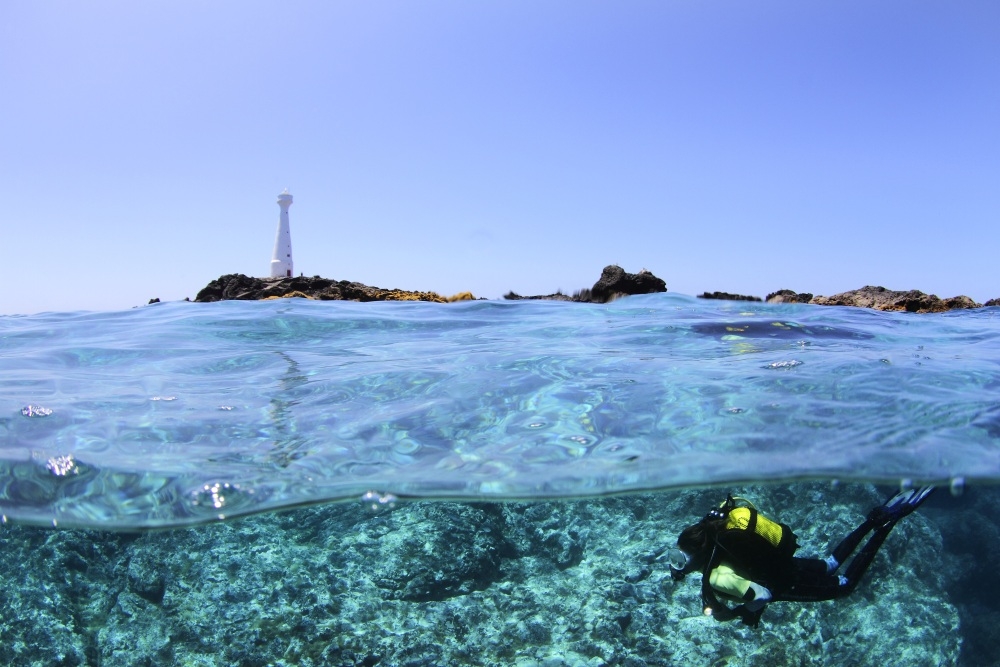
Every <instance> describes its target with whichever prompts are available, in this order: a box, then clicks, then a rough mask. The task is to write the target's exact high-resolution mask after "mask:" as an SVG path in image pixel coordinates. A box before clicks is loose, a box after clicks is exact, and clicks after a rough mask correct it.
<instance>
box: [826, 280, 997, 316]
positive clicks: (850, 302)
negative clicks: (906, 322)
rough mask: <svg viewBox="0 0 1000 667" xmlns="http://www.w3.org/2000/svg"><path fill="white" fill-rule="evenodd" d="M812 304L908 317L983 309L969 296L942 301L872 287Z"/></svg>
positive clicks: (827, 297) (927, 295)
mask: <svg viewBox="0 0 1000 667" xmlns="http://www.w3.org/2000/svg"><path fill="white" fill-rule="evenodd" d="M809 303H813V304H816V305H819V306H856V307H858V308H873V309H875V310H891V311H901V312H908V313H941V312H944V311H947V310H954V309H956V308H980V307H981V306H980V304H978V303H976V302H975V301H973V300H972V299H970V298H969V297H967V296H954V297H951V298H950V299H941V298H939V297H938V296H936V295H934V294H924V293H923V292H921V291H919V290H910V291H909V292H898V291H893V290H889V289H886V288H884V287H872V286H871V285H868V286H865V287H862V288H861V289H856V290H851V291H850V292H842V293H840V294H834V295H833V296H817V297H813V298H812V300H810V301H809Z"/></svg>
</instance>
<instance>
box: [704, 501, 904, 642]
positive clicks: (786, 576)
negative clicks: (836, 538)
mask: <svg viewBox="0 0 1000 667" xmlns="http://www.w3.org/2000/svg"><path fill="white" fill-rule="evenodd" d="M880 510H882V508H876V509H875V510H873V511H872V512H871V514H869V515H868V518H867V519H866V520H865V522H864V523H862V524H861V525H860V526H858V527H857V528H856V529H855V530H854V531H853V532H851V534H850V535H848V536H847V537H846V538H844V539H843V540H842V541H841V542H840V544H838V545H837V547H836V548H835V549H834V550H833V557H834V558H835V559H836V560H837V563H838V564H840V563H843V562H844V560H845V559H846V558H847V557H849V556H850V555H851V554H852V553H853V552H854V550H855V549H857V548H858V545H859V544H860V543H861V541H862V540H863V539H864V538H865V536H866V535H868V533H870V532H872V531H874V534H873V535H872V537H871V538H870V539H869V540H868V542H867V543H866V544H865V546H864V548H862V550H861V551H860V552H858V554H857V555H856V556H855V557H854V558H853V559H852V560H851V562H850V564H849V565H848V566H847V569H846V571H845V572H844V575H843V576H844V579H845V580H846V581H844V582H842V581H841V578H840V576H838V575H837V574H835V573H833V572H829V571H828V566H827V562H826V561H825V560H821V559H818V558H798V557H795V556H794V555H793V554H794V552H795V549H796V548H797V546H798V545H797V544H796V541H795V535H794V533H791V530H790V529H788V527H787V526H786V525H784V524H781V527H782V529H783V530H787V531H788V535H789V536H790V538H791V539H790V540H784V539H783V540H782V543H781V546H780V547H777V548H776V547H775V546H774V545H772V544H771V543H770V542H768V541H767V540H766V539H764V538H763V537H761V536H760V535H758V534H756V533H754V532H753V531H752V530H744V529H728V530H721V531H720V532H719V533H718V536H717V538H716V541H715V544H714V547H713V551H712V554H711V556H710V557H709V559H708V562H707V564H706V565H705V567H704V569H703V570H702V600H703V602H704V604H705V605H706V607H708V608H709V609H711V610H712V614H713V615H714V616H715V618H717V619H718V620H720V621H727V620H732V619H735V618H740V619H742V620H743V622H744V623H746V624H747V625H751V626H753V627H756V626H757V624H758V622H759V620H760V616H761V614H762V613H763V612H764V608H763V606H761V607H760V608H759V609H756V610H753V611H751V610H750V609H747V608H746V607H745V606H744V605H742V604H741V605H739V606H737V607H735V608H730V607H729V606H727V605H726V604H725V603H724V602H722V601H720V600H719V598H718V596H717V595H716V591H715V590H714V589H713V588H712V585H711V583H710V577H711V573H712V571H713V570H714V569H715V568H716V567H718V566H719V565H721V564H722V563H726V564H728V565H729V566H730V567H731V568H733V570H734V571H735V572H736V573H737V574H738V575H739V576H741V577H743V578H745V579H748V580H749V581H752V582H754V583H756V584H759V585H761V586H763V587H765V588H767V589H768V590H769V591H770V592H771V599H769V600H767V602H779V601H793V602H819V601H822V600H833V599H836V598H841V597H844V596H846V595H849V594H850V593H851V592H853V591H854V589H855V588H857V585H858V583H859V582H860V581H861V578H862V577H863V576H864V573H865V572H866V571H867V569H868V566H869V565H871V563H872V560H874V558H875V554H876V553H877V552H878V549H879V547H881V546H882V543H883V542H884V541H885V538H886V537H887V536H888V535H889V531H891V530H892V528H893V527H894V526H895V525H896V523H897V522H898V521H899V518H901V517H891V516H887V515H886V514H885V513H883V512H881V511H880ZM748 594H749V591H748ZM750 599H752V597H751V598H750ZM747 601H748V602H749V601H750V600H747Z"/></svg>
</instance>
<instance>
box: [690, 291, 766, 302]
mask: <svg viewBox="0 0 1000 667" xmlns="http://www.w3.org/2000/svg"><path fill="white" fill-rule="evenodd" d="M698 298H699V299H720V300H722V301H760V300H761V299H760V297H759V296H747V295H745V294H730V293H729V292H703V293H701V294H699V295H698Z"/></svg>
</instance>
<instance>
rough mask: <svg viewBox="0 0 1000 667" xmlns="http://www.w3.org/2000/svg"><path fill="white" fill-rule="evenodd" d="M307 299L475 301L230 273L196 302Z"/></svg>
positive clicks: (467, 296) (324, 281)
mask: <svg viewBox="0 0 1000 667" xmlns="http://www.w3.org/2000/svg"><path fill="white" fill-rule="evenodd" d="M289 297H303V298H306V299H319V300H321V301H432V302H435V303H444V302H446V301H464V300H471V299H473V298H475V297H473V296H472V294H471V293H470V292H462V293H460V294H456V295H455V296H453V297H444V296H441V295H440V294H438V293H436V292H410V291H406V290H400V289H382V288H381V287H370V286H369V285H364V284H362V283H356V282H350V281H347V280H340V281H337V280H329V279H327V278H320V277H319V276H313V277H311V278H306V277H305V276H299V277H297V278H251V277H250V276H245V275H243V274H242V273H230V274H227V275H224V276H221V277H219V278H218V279H217V280H213V281H212V282H210V283H209V284H208V285H206V286H205V288H204V289H202V290H201V291H200V292H198V296H196V297H195V299H194V300H195V301H199V302H209V301H227V300H242V301H253V300H260V299H277V298H289Z"/></svg>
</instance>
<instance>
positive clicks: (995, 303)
mask: <svg viewBox="0 0 1000 667" xmlns="http://www.w3.org/2000/svg"><path fill="white" fill-rule="evenodd" d="M990 306H1000V299H990V300H989V301H987V302H986V303H984V304H983V307H984V308H989V307H990Z"/></svg>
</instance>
